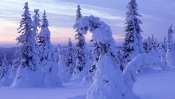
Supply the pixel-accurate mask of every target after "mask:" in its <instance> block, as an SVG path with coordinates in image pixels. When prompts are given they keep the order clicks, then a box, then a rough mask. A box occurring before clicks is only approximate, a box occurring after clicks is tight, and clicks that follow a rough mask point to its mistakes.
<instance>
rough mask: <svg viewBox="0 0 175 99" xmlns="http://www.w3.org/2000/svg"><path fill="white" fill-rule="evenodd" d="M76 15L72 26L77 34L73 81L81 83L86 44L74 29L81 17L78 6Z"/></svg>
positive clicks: (78, 31) (81, 35) (83, 38)
mask: <svg viewBox="0 0 175 99" xmlns="http://www.w3.org/2000/svg"><path fill="white" fill-rule="evenodd" d="M76 11H77V14H76V23H75V25H74V29H76V30H75V31H76V32H77V34H76V35H75V39H76V40H77V43H76V45H75V48H76V52H75V58H76V66H75V69H74V73H73V78H72V79H73V80H77V81H81V80H82V78H83V77H84V76H85V75H84V74H83V73H82V71H83V68H84V67H85V65H86V61H87V60H86V55H85V52H86V42H85V37H84V35H83V34H82V33H81V32H80V30H79V29H77V28H76V25H78V24H77V23H78V22H79V21H80V19H81V18H82V17H83V16H82V15H81V8H80V5H78V6H77V10H76Z"/></svg>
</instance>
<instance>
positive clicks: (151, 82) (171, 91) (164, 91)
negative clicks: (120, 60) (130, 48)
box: [0, 69, 175, 99]
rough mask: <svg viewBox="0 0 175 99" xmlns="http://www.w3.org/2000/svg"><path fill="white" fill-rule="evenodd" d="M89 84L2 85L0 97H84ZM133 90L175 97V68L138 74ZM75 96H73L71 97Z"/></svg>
mask: <svg viewBox="0 0 175 99" xmlns="http://www.w3.org/2000/svg"><path fill="white" fill-rule="evenodd" d="M88 88H89V85H83V84H75V83H68V84H64V87H63V88H43V89H42V88H22V89H14V88H7V87H2V88H1V89H0V99H84V98H78V97H75V96H79V97H85V96H83V95H85V94H86V92H87V90H88ZM134 92H135V93H136V94H137V95H138V96H139V97H141V99H175V69H173V70H169V71H167V72H160V71H152V72H147V73H142V74H140V75H139V76H138V79H137V82H136V84H135V85H134ZM71 97H75V98H71Z"/></svg>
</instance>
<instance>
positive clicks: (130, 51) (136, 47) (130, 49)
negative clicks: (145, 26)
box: [123, 0, 144, 64]
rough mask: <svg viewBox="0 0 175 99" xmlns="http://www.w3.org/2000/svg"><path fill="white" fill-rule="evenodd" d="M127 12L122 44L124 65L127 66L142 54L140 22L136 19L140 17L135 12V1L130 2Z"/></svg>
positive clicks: (136, 5) (136, 7) (136, 6)
mask: <svg viewBox="0 0 175 99" xmlns="http://www.w3.org/2000/svg"><path fill="white" fill-rule="evenodd" d="M127 9H128V12H127V13H126V20H125V24H126V30H125V32H126V35H125V39H124V40H125V42H124V44H123V51H124V57H123V58H124V59H125V61H124V64H127V63H128V62H129V61H131V60H132V58H133V57H135V56H136V55H138V54H140V53H143V52H144V50H143V45H142V36H141V32H142V30H141V28H140V24H142V22H141V20H140V19H138V17H140V16H141V15H140V14H139V13H138V12H137V10H138V4H137V2H136V0H131V1H130V2H129V4H128V5H127Z"/></svg>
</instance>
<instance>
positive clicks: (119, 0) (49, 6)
mask: <svg viewBox="0 0 175 99" xmlns="http://www.w3.org/2000/svg"><path fill="white" fill-rule="evenodd" d="M129 1H130V0H28V1H27V2H28V3H29V8H30V12H31V14H33V10H34V9H40V15H41V16H42V12H43V10H46V12H47V16H48V20H49V24H50V27H49V28H50V31H51V40H52V43H67V41H68V38H69V37H70V38H71V39H72V41H73V42H75V40H74V35H75V32H74V29H73V28H72V26H73V24H74V23H75V15H76V12H75V11H76V8H77V5H78V4H80V5H81V8H82V11H81V12H82V15H83V16H89V15H94V16H98V17H100V18H101V20H103V21H104V22H106V23H107V24H108V25H110V26H111V29H112V32H113V37H114V38H115V40H116V42H117V43H121V42H122V41H123V38H124V35H125V32H124V31H125V24H124V20H125V13H126V11H127V9H126V6H127V4H128V2H129ZM25 2H26V1H25V0H1V1H0V38H1V39H0V45H4V44H16V41H15V39H16V37H17V36H18V35H19V34H18V33H17V28H18V27H19V22H20V20H21V14H22V13H23V6H24V3H25ZM137 2H138V5H139V8H138V9H139V10H138V12H139V13H140V14H141V15H142V17H141V18H140V19H141V20H142V22H143V24H142V25H141V28H142V30H143V31H144V32H143V33H142V36H143V38H147V37H148V36H151V35H152V34H154V36H155V37H156V38H157V39H158V41H162V40H163V38H164V36H166V35H167V29H168V27H169V26H170V25H171V24H173V25H175V11H174V10H175V0H137ZM90 39H91V34H90V33H89V34H88V35H86V40H87V41H89V40H90Z"/></svg>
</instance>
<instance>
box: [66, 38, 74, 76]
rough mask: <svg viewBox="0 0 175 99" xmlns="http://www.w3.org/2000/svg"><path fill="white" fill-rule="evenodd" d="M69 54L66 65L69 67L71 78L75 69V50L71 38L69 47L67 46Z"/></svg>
mask: <svg viewBox="0 0 175 99" xmlns="http://www.w3.org/2000/svg"><path fill="white" fill-rule="evenodd" d="M67 53H68V56H67V60H66V65H67V67H68V73H69V75H70V77H71V76H72V74H73V71H74V69H75V48H74V46H73V44H72V41H71V39H70V38H69V41H68V46H67Z"/></svg>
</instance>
